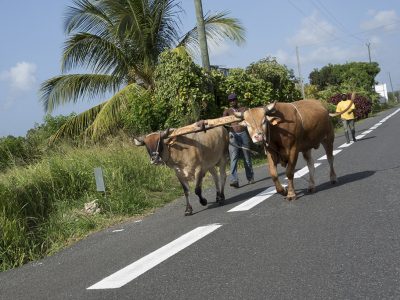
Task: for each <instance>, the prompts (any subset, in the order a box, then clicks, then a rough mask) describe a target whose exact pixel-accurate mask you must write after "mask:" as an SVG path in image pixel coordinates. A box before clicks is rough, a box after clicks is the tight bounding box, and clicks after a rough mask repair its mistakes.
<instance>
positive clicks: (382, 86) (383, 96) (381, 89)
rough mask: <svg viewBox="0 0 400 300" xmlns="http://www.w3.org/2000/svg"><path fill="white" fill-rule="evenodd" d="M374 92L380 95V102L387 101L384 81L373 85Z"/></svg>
mask: <svg viewBox="0 0 400 300" xmlns="http://www.w3.org/2000/svg"><path fill="white" fill-rule="evenodd" d="M375 92H377V93H378V94H379V95H380V96H381V97H380V98H379V102H380V103H387V102H388V101H389V97H388V92H387V88H386V83H382V84H377V85H375Z"/></svg>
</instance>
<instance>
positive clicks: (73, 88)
mask: <svg viewBox="0 0 400 300" xmlns="http://www.w3.org/2000/svg"><path fill="white" fill-rule="evenodd" d="M121 84H122V83H121V82H120V80H119V79H118V78H116V77H114V76H110V75H97V74H70V75H60V76H57V77H53V78H51V79H49V80H47V81H45V82H43V83H42V84H41V86H40V89H39V97H40V100H41V102H42V104H43V107H44V110H45V111H46V112H52V111H53V109H54V108H55V107H56V106H58V105H61V104H64V103H69V102H74V103H76V102H77V101H78V100H79V99H80V98H83V97H86V98H88V100H90V99H93V98H94V97H97V96H100V95H104V94H105V93H106V92H116V91H117V90H118V88H119V87H120V85H121Z"/></svg>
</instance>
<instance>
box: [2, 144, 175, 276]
mask: <svg viewBox="0 0 400 300" xmlns="http://www.w3.org/2000/svg"><path fill="white" fill-rule="evenodd" d="M95 167H101V168H102V169H103V175H104V181H105V185H106V196H105V197H104V195H102V194H101V193H99V192H97V191H96V184H95V179H94V168H95ZM181 195H182V189H181V187H180V184H179V182H178V180H176V178H175V175H174V173H173V171H172V170H170V169H168V168H166V167H163V166H162V167H155V166H152V165H150V163H149V161H148V155H147V153H145V150H144V149H143V148H136V147H134V146H132V145H130V144H128V145H126V144H125V145H124V144H116V145H111V146H108V147H91V148H90V149H72V148H69V149H65V151H64V153H60V154H55V155H50V156H49V157H48V158H46V159H44V160H43V161H42V162H40V163H38V164H35V165H31V166H29V167H27V168H14V169H12V170H10V171H8V172H6V173H4V174H2V175H0V270H7V269H10V268H13V267H17V266H20V265H22V264H24V263H26V262H28V261H32V260H37V259H39V258H42V257H45V256H47V255H49V254H52V253H54V252H56V251H58V250H59V249H61V248H64V247H65V246H67V245H69V244H70V243H71V242H74V241H76V240H79V239H81V238H82V237H85V236H86V235H88V234H89V233H90V232H93V231H96V230H100V229H103V228H105V227H107V226H110V225H111V224H115V223H118V222H121V221H122V220H126V219H127V218H132V217H134V216H139V215H143V214H146V213H149V212H151V211H152V210H154V209H155V208H157V207H160V206H162V205H164V204H165V203H167V202H170V201H171V200H173V199H176V198H177V197H178V196H181ZM94 199H97V201H98V203H99V205H100V208H101V213H100V214H96V215H88V214H86V213H85V212H84V211H83V208H84V204H85V203H86V202H90V201H92V200H94Z"/></svg>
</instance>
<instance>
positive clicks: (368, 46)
mask: <svg viewBox="0 0 400 300" xmlns="http://www.w3.org/2000/svg"><path fill="white" fill-rule="evenodd" d="M365 45H366V46H367V48H368V57H369V63H371V49H370V47H371V43H370V42H368V43H366V44H365Z"/></svg>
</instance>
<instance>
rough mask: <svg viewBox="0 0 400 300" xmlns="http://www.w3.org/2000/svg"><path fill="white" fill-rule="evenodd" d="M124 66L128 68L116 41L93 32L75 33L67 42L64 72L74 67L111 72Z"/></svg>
mask: <svg viewBox="0 0 400 300" xmlns="http://www.w3.org/2000/svg"><path fill="white" fill-rule="evenodd" d="M122 66H124V68H125V69H128V66H127V62H126V58H125V55H124V53H123V52H122V51H121V49H119V48H118V47H117V46H116V45H115V43H113V42H110V41H108V40H107V39H104V38H102V37H100V36H97V35H93V34H91V33H79V34H75V35H73V36H72V37H71V38H69V39H68V40H67V41H66V42H65V47H64V51H63V59H62V64H61V69H62V72H66V71H69V70H70V69H72V68H76V67H83V68H90V69H92V71H93V72H95V73H106V74H107V73H111V72H112V71H114V70H115V69H116V68H118V67H119V68H121V67H122Z"/></svg>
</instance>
